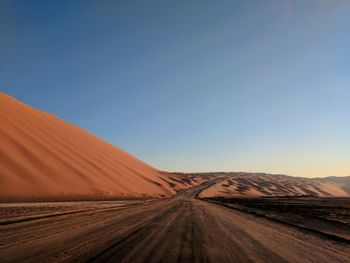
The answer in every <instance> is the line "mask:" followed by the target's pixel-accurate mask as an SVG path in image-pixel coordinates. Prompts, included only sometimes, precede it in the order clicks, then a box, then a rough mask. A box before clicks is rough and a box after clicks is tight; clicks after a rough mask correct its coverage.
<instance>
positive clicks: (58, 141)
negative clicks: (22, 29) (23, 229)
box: [0, 93, 199, 201]
mask: <svg viewBox="0 0 350 263" xmlns="http://www.w3.org/2000/svg"><path fill="white" fill-rule="evenodd" d="M0 145H1V148H0V201H13V200H46V199H47V200H62V199H85V198H88V199H96V198H112V197H120V196H127V197H130V196H134V197H142V196H155V197H160V196H170V195H172V194H174V193H175V190H179V189H183V188H185V187H188V186H191V185H192V184H196V183H198V182H199V181H198V182H197V181H196V180H194V181H193V180H190V181H188V180H182V179H183V178H182V177H181V176H177V175H172V176H170V175H169V174H167V173H164V172H161V171H159V170H157V169H155V168H153V167H151V166H149V165H147V164H146V163H144V162H142V161H140V160H138V159H136V158H135V157H133V156H131V155H130V154H128V153H126V152H124V151H123V150H121V149H118V148H116V147H114V146H113V145H111V144H109V143H107V142H105V141H103V140H101V139H99V138H97V137H96V136H94V135H92V134H91V133H89V132H87V131H84V130H82V129H80V128H79V127H77V126H74V125H72V124H69V123H67V122H65V121H63V120H61V119H59V118H58V117H56V116H54V115H51V114H48V113H46V112H42V111H40V110H37V109H34V108H32V107H30V106H28V105H25V104H23V103H21V102H19V101H17V100H15V99H14V98H12V97H10V96H8V95H6V94H4V93H0ZM198 180H199V179H198Z"/></svg>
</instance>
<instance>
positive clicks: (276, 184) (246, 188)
mask: <svg viewBox="0 0 350 263" xmlns="http://www.w3.org/2000/svg"><path fill="white" fill-rule="evenodd" d="M222 176H223V177H222V179H221V180H219V181H217V182H216V183H215V184H214V185H213V186H211V187H209V188H207V189H205V190H204V191H202V192H201V193H200V195H199V196H200V197H215V196H254V197H259V196H318V197H345V196H349V192H347V190H348V189H347V187H348V185H349V184H346V182H347V183H349V177H327V178H322V179H308V178H301V177H292V176H287V175H276V174H263V173H226V174H224V175H222ZM346 179H347V180H346ZM338 181H339V182H338ZM337 182H338V183H337Z"/></svg>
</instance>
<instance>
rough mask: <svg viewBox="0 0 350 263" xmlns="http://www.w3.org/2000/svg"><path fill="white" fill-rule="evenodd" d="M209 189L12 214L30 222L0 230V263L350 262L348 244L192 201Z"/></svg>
mask: <svg viewBox="0 0 350 263" xmlns="http://www.w3.org/2000/svg"><path fill="white" fill-rule="evenodd" d="M210 184H212V183H211V182H207V183H204V184H202V185H200V186H197V187H194V188H191V189H187V190H184V191H182V192H180V193H178V194H177V195H176V196H174V197H173V198H170V199H163V200H149V201H146V202H140V201H138V202H139V203H137V202H135V201H133V203H128V202H126V201H125V202H124V203H123V202H122V203H118V202H117V203H115V202H95V203H94V202H92V203H87V204H85V205H78V206H76V205H75V204H74V203H73V204H61V206H59V207H60V208H59V209H56V208H50V207H49V208H48V207H47V206H46V207H45V206H42V204H40V205H39V207H40V209H37V208H35V207H38V205H36V206H30V205H27V206H26V207H27V208H28V211H27V212H26V213H23V212H21V211H20V210H21V209H18V208H17V210H18V211H19V212H18V214H17V216H15V217H13V218H12V220H14V219H16V217H17V218H18V217H21V218H25V217H26V216H28V217H29V218H28V220H23V221H18V222H16V221H14V222H7V223H5V224H2V225H0V261H1V262H349V255H350V245H349V244H348V243H344V242H337V241H334V240H330V239H327V238H325V237H322V236H319V235H316V234H313V233H309V232H307V231H302V230H300V229H298V228H296V227H292V226H288V225H285V224H281V223H277V222H274V221H271V220H269V219H266V218H261V217H256V216H254V215H251V214H248V213H244V212H241V211H237V210H234V209H230V208H227V207H223V206H221V205H217V204H212V203H209V202H206V201H202V200H199V199H195V198H194V197H195V196H196V195H197V194H198V192H199V191H201V190H202V189H204V188H206V187H208V186H209V185H210ZM49 206H50V205H49ZM43 207H45V208H43ZM67 207H69V208H67ZM32 210H34V211H35V212H33V211H32ZM80 210H81V211H80ZM70 212H72V213H70ZM36 213H37V214H36ZM55 213H57V214H56V215H54V214H55ZM59 213H62V214H59ZM35 215H39V216H42V217H35ZM45 215H52V216H49V217H46V216H45ZM2 220H5V219H4V218H2Z"/></svg>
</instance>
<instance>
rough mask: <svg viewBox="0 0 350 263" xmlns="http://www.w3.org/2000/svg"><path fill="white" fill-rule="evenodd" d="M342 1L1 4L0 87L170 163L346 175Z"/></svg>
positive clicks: (349, 113) (347, 34)
mask: <svg viewBox="0 0 350 263" xmlns="http://www.w3.org/2000/svg"><path fill="white" fill-rule="evenodd" d="M349 14H350V1H348V0H344V1H340V0H339V1H336V0H335V1H327V0H324V1H322V0H320V1H313V0H310V1H307V0H299V1H289V0H276V1H260V0H256V1H245V0H241V1H234V0H227V1H225V0H222V1H205V0H201V1H199V0H198V1H189V0H183V1H180V0H179V1H164V0H159V1H117V0H116V1H97V0H96V1H63V0H62V1H35V0H32V1H26V0H23V1H16V0H10V1H7V0H1V1H0V37H1V39H0V89H1V91H4V92H6V93H8V94H9V95H12V96H14V97H16V98H17V99H19V100H21V101H24V102H25V103H28V104H30V105H32V106H34V107H37V108H39V109H41V110H44V111H48V112H51V113H53V114H56V115H58V116H59V117H61V118H63V119H65V120H67V121H69V122H72V123H74V124H77V125H79V126H80V127H82V128H85V129H87V130H89V131H91V132H92V133H94V134H96V135H98V136H100V137H101V138H103V139H105V140H107V141H109V142H111V143H113V144H114V145H116V146H119V147H121V148H123V149H125V150H127V151H129V152H130V153H132V154H134V155H135V156H137V157H138V158H140V159H142V160H144V161H146V162H148V163H150V164H151V165H153V166H155V167H157V168H160V169H163V170H168V171H174V170H175V171H265V172H274V173H286V174H291V175H296V176H326V175H349V174H350V15H349Z"/></svg>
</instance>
